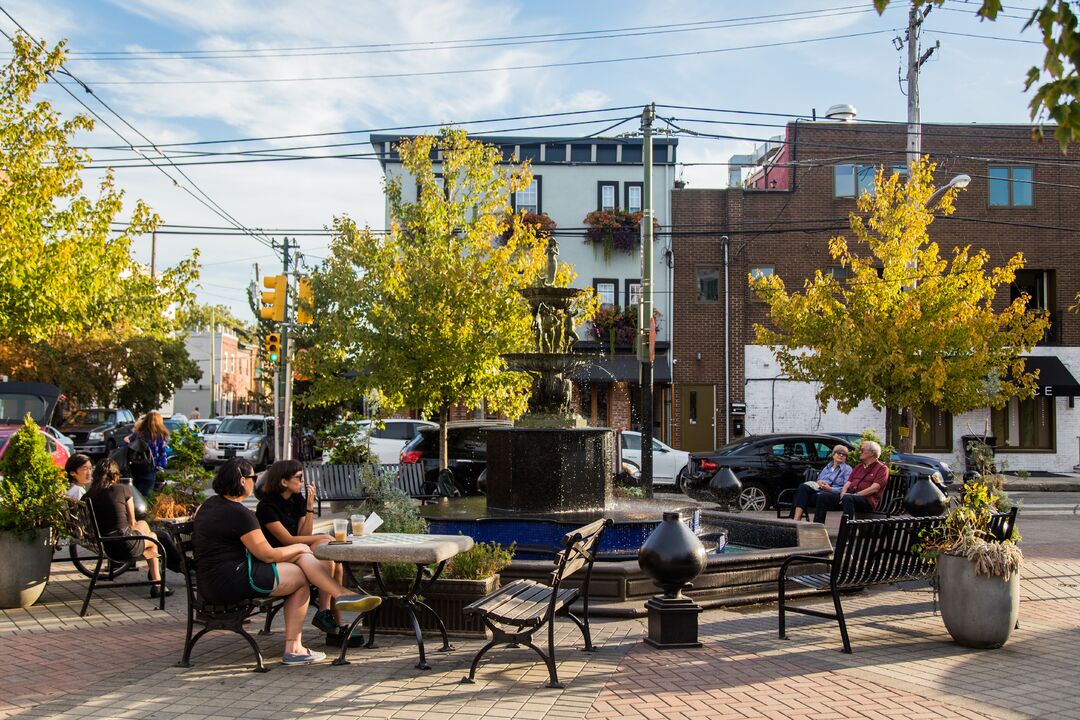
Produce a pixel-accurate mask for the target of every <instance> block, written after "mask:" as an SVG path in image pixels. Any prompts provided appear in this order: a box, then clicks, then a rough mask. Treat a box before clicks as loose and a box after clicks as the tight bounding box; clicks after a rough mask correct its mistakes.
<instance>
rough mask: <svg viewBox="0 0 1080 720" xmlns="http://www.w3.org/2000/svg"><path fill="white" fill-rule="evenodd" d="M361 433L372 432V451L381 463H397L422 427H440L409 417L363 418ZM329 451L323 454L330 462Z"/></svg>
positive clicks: (360, 426) (324, 459)
mask: <svg viewBox="0 0 1080 720" xmlns="http://www.w3.org/2000/svg"><path fill="white" fill-rule="evenodd" d="M357 425H358V426H359V428H360V432H361V433H370V437H371V453H372V454H373V455H374V456H375V457H376V458H377V459H378V461H379V464H380V465H396V464H398V463H399V462H401V450H402V448H404V447H405V445H406V444H408V442H409V441H410V440H412V439H413V438H414V437H416V434H417V433H419V432H420V428H422V427H439V424H438V423H433V422H428V421H427V420H410V419H408V418H388V419H386V420H361V421H360V422H358V423H357ZM328 458H329V453H325V454H323V462H324V463H325V462H328Z"/></svg>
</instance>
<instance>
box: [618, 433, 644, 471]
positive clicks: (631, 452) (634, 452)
mask: <svg viewBox="0 0 1080 720" xmlns="http://www.w3.org/2000/svg"><path fill="white" fill-rule="evenodd" d="M619 445H620V447H621V448H622V456H623V459H624V460H629V461H630V462H632V463H634V464H635V465H637V466H638V467H641V436H640V435H638V434H637V433H619Z"/></svg>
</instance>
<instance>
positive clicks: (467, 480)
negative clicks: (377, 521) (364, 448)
mask: <svg viewBox="0 0 1080 720" xmlns="http://www.w3.org/2000/svg"><path fill="white" fill-rule="evenodd" d="M493 427H511V423H510V422H508V421H505V420H462V421H459V422H450V423H447V424H446V449H447V454H448V456H449V458H448V460H447V466H448V467H449V468H450V470H451V471H452V472H453V473H454V482H455V483H456V484H457V486H458V489H459V490H460V491H461V493H462V494H463V495H478V494H480V493H481V492H482V488H481V484H482V483H481V478H480V476H481V474H483V473H484V472H485V471H486V470H487V431H488V430H489V429H491V428H493ZM400 462H401V463H403V464H409V463H421V464H423V466H424V478H425V479H426V481H427V482H428V484H429V485H430V486H431V487H432V488H434V487H435V484H436V480H437V479H438V477H439V426H438V425H435V426H434V427H421V428H420V431H419V432H418V433H417V434H416V437H414V438H413V439H412V440H410V441H409V442H408V443H406V445H405V447H404V448H402V450H401V457H400Z"/></svg>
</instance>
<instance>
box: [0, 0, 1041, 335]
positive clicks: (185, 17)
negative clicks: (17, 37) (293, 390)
mask: <svg viewBox="0 0 1080 720" xmlns="http://www.w3.org/2000/svg"><path fill="white" fill-rule="evenodd" d="M0 4H2V5H3V7H4V8H5V9H6V10H7V11H8V12H10V13H11V14H12V16H13V17H14V18H15V19H17V20H18V21H19V22H21V23H22V24H23V25H24V26H25V27H26V28H27V29H28V30H29V31H30V32H31V33H33V34H34V35H35V36H37V37H39V38H42V39H45V40H47V41H49V42H56V41H59V40H60V39H67V40H68V42H69V49H70V51H71V52H72V55H71V60H70V63H69V64H68V68H69V69H70V70H71V72H72V73H74V74H75V75H76V76H77V77H78V78H79V79H80V80H82V81H84V82H86V83H87V84H88V85H89V86H90V87H91V88H92V89H93V90H94V93H95V94H96V95H97V96H98V97H100V98H101V99H103V100H104V101H105V102H107V103H108V104H109V105H110V106H111V107H112V108H113V109H114V110H116V111H117V112H118V113H119V114H120V115H121V116H123V118H124V119H125V120H126V121H128V122H130V123H131V125H133V126H134V127H135V128H137V129H138V130H139V131H141V132H142V133H143V134H144V135H146V136H147V137H149V138H150V139H151V140H153V141H154V142H155V143H158V144H162V143H175V142H192V141H202V140H222V139H235V138H246V137H261V136H269V135H287V134H303V133H316V132H340V131H346V130H359V129H366V128H382V127H396V126H403V125H416V124H432V125H433V126H434V125H437V124H438V123H442V122H448V121H462V120H470V119H487V118H501V117H511V116H521V115H533V114H541V113H552V112H567V111H584V110H596V109H601V108H612V107H619V106H641V105H643V104H645V103H648V102H650V101H655V102H657V103H659V104H668V105H686V106H698V107H707V108H721V109H727V110H742V111H752V112H767V113H778V114H780V115H781V117H770V116H746V115H734V114H723V113H706V112H695V111H687V110H671V109H664V108H661V109H660V110H659V114H660V115H661V116H674V117H678V118H679V119H680V125H684V126H687V125H689V126H693V127H697V128H699V129H702V130H705V131H708V132H714V133H719V134H725V135H736V136H742V137H747V138H760V139H765V138H767V137H769V136H772V135H775V134H778V133H780V132H781V131H782V130H781V128H780V127H757V126H748V125H717V124H709V125H706V124H699V123H693V122H690V119H692V118H707V119H711V120H721V121H742V122H759V123H765V124H773V123H775V124H778V125H782V124H783V122H784V119H785V117H794V116H796V115H809V114H810V113H811V112H812V111H813V110H815V109H816V111H817V113H818V114H819V115H820V114H821V113H823V112H824V110H825V109H826V108H827V107H828V106H830V105H833V104H835V103H850V104H852V105H854V106H855V107H856V108H857V109H858V112H859V116H860V117H862V118H866V119H875V120H896V121H901V120H904V119H906V99H905V97H904V95H903V93H902V87H901V85H900V83H899V82H898V72H900V71H901V69H902V63H903V61H904V60H905V58H906V51H903V50H897V49H896V48H895V47H894V44H893V38H894V37H896V36H897V35H902V28H903V26H905V25H906V19H907V9H906V5H904V4H903V3H902V2H898V0H894V2H893V7H890V9H888V10H887V11H886V12H885V14H884V15H883V16H880V17H879V16H878V15H877V13H875V12H873V11H872V9H871V6H872V2H871V0H862V1H859V0H803V1H801V2H793V1H788V2H783V1H776V2H768V1H766V2H755V3H747V2H734V1H732V0H726V1H720V2H716V1H714V2H686V1H683V2H674V1H673V0H650V1H649V2H644V1H641V2H639V1H636V0H632V1H628V2H626V1H624V2H610V1H599V2H545V3H536V2H531V3H530V2H512V1H501V0H487V1H480V0H456V1H453V2H434V1H431V0H396V1H393V2H369V1H364V0H360V1H357V2H344V1H340V0H339V1H338V2H314V1H306V2H300V1H296V2H270V1H265V2H264V1H262V0H123V1H121V0H116V1H115V2H111V1H109V0H50V2H48V3H41V2H36V1H34V0H8V1H7V2H3V3H0ZM979 4H980V3H978V2H960V1H953V0H950V1H949V2H948V3H947V4H946V5H945V7H944V8H940V9H935V10H934V11H933V12H931V14H930V16H929V18H928V20H927V23H926V30H927V32H926V34H925V35H924V36H923V38H922V42H923V45H924V46H928V45H930V44H933V43H934V42H935V41H940V42H941V49H940V50H939V51H938V52H937V53H935V55H934V56H933V58H932V59H931V60H930V62H928V63H927V64H926V65H925V66H924V69H923V75H922V82H921V98H922V108H923V111H922V112H923V120H924V122H958V123H967V122H984V123H985V122H1001V123H1025V122H1027V121H1028V111H1027V102H1028V97H1027V96H1026V95H1025V93H1024V92H1023V78H1024V75H1025V72H1026V69H1027V68H1028V67H1029V66H1030V65H1032V64H1037V63H1038V62H1039V60H1040V59H1041V52H1040V49H1041V46H1040V45H1038V44H1035V43H1031V42H1029V43H1021V42H1007V41H1005V40H992V39H988V38H987V37H986V36H997V37H1001V38H1013V39H1021V40H1024V39H1026V40H1029V41H1034V40H1036V39H1037V37H1036V35H1035V32H1034V31H1030V30H1029V31H1028V32H1027V33H1024V34H1021V27H1022V25H1023V20H1022V19H1020V18H1022V17H1023V18H1026V17H1027V15H1028V13H1027V12H1025V8H1027V7H1030V6H1032V5H1033V4H1034V2H1033V0H1022V1H1021V2H1017V3H1014V4H1008V5H1007V8H1008V9H1007V10H1006V11H1005V12H1006V14H1007V15H1013V16H1016V17H1002V18H1000V19H999V20H998V21H997V22H996V23H987V22H980V21H979V20H978V18H976V17H975V16H974V11H975V10H976V9H977V8H978V5H979ZM794 13H801V15H795V14H794ZM717 21H730V22H725V23H721V22H717ZM688 23H696V24H697V25H694V26H692V29H691V28H690V27H687V26H686V25H685V24H688ZM679 24H683V26H681V27H675V26H676V25H679ZM0 26H2V27H3V28H4V29H5V30H7V31H9V32H11V31H13V30H14V25H13V23H11V21H10V20H8V19H7V18H5V17H0ZM645 26H648V27H649V29H648V30H645V31H641V30H638V31H630V32H628V31H625V30H622V31H621V32H610V33H606V34H607V35H616V36H618V37H600V36H601V35H604V34H605V33H590V34H589V35H586V36H578V38H584V39H570V38H569V37H568V36H567V35H565V34H566V33H571V32H579V33H580V32H581V31H601V30H613V29H619V30H621V29H625V28H632V27H645ZM657 26H665V27H657ZM660 30H663V31H665V32H658V31H660ZM643 32H644V33H648V34H640V33H643ZM634 33H639V34H634ZM946 33H967V34H973V35H977V36H980V37H976V38H972V37H964V36H961V35H953V34H946ZM855 35H859V36H857V37H851V36H855ZM834 36H848V37H843V38H837V39H831V40H821V41H817V40H816V39H818V38H828V37H834ZM509 37H513V38H516V39H507V40H498V41H490V40H488V41H486V42H475V43H455V44H456V45H459V46H458V47H447V42H448V41H458V40H471V39H489V38H509ZM528 40H532V41H533V42H523V41H528ZM536 40H546V41H549V42H535V41H536ZM388 43H395V44H401V43H413V45H411V46H410V48H409V50H410V51H408V52H392V53H391V52H380V53H372V52H370V50H372V49H376V48H372V47H370V46H372V45H376V44H388ZM440 43H441V45H440ZM461 44H471V45H483V46H484V47H468V48H463V47H460V45H461ZM346 45H348V46H358V45H366V46H369V47H367V48H363V50H365V51H366V52H363V53H360V52H357V50H359V49H358V48H353V49H351V50H341V49H338V50H317V51H313V50H303V51H287V52H284V53H283V52H282V51H281V50H280V49H281V48H311V47H320V48H327V47H340V46H346ZM732 48H749V49H732ZM249 49H260V50H261V51H262V52H261V54H262V56H261V57H251V56H250V55H251V53H246V55H247V56H246V57H240V58H236V57H222V55H230V56H235V55H238V54H245V53H244V52H243V51H244V50H249ZM382 49H384V50H385V49H387V48H382ZM396 49H398V50H401V49H403V48H402V47H401V46H400V45H398V46H397V47H396ZM151 50H154V51H178V50H194V51H199V52H200V53H201V55H199V56H198V57H191V56H190V55H188V56H186V57H181V58H176V57H165V56H163V55H160V54H159V55H156V56H154V57H152V58H150V59H147V58H146V56H143V57H142V58H141V59H139V60H137V61H134V60H105V59H102V56H101V55H93V54H90V55H81V54H79V53H102V52H106V51H126V52H132V51H136V52H142V51H151ZM208 51H216V52H217V55H216V56H215V55H212V54H211V53H209V52H208ZM717 51H721V52H717ZM676 53H682V54H684V55H683V56H681V57H666V58H665V57H654V58H653V59H649V60H637V61H629V60H627V61H619V62H611V63H600V64H588V65H572V66H563V67H540V68H536V67H533V68H530V69H501V70H495V71H489V72H479V73H463V74H441V75H428V76H422V75H417V73H431V72H441V71H447V70H471V69H479V68H488V69H490V68H522V66H536V65H553V64H565V63H580V62H588V61H595V60H605V59H617V58H628V57H636V56H643V55H649V56H656V55H670V54H676ZM686 53H695V54H686ZM283 54H284V55H285V56H282V55H283ZM173 55H175V53H173ZM207 55H210V57H207ZM388 74H394V75H409V76H408V77H400V76H399V77H382V78H366V79H356V78H355V76H359V75H388ZM343 76H344V77H350V78H352V79H338V80H306V81H290V82H260V83H248V82H240V83H235V82H234V83H220V82H218V81H220V80H251V79H258V80H267V79H273V80H280V79H283V78H286V79H288V78H313V77H343ZM191 81H200V83H199V84H187V83H190V82H191ZM205 81H209V82H205ZM43 96H44V97H46V98H48V99H50V100H53V101H55V102H56V104H57V105H58V107H60V108H61V109H62V110H64V111H65V112H74V111H75V110H76V109H78V110H81V109H82V108H79V107H78V106H77V105H76V104H75V103H74V101H72V100H71V99H70V98H69V97H68V96H67V95H65V94H64V93H63V91H62V90H61V89H58V88H47V89H46V90H45V91H44V92H43ZM83 96H84V97H86V96H85V95H83ZM87 102H88V103H89V104H90V105H91V107H93V108H94V109H95V110H97V111H99V112H102V113H103V117H105V119H107V120H109V121H110V124H112V125H114V126H117V127H118V129H121V130H122V131H123V132H124V134H125V135H126V136H127V138H128V139H129V140H133V141H136V142H139V141H138V139H137V137H136V136H135V134H134V132H133V131H131V130H130V129H129V128H127V127H124V126H123V125H122V124H121V123H120V121H119V120H117V119H116V118H115V117H112V116H109V115H107V114H104V113H105V111H104V109H103V108H102V107H101V106H100V105H97V104H95V103H94V101H93V100H92V99H89V98H88V99H87ZM639 112H640V111H637V110H623V111H612V112H606V113H597V114H595V115H592V116H588V117H585V118H578V117H568V118H562V119H561V121H563V122H567V121H571V120H578V119H589V120H597V123H596V124H592V125H582V126H572V127H563V128H552V129H548V130H542V129H541V130H535V131H517V134H534V133H536V134H544V133H547V134H554V135H558V136H568V135H573V134H587V133H590V132H595V131H598V130H600V129H601V128H603V127H605V125H610V124H612V123H613V122H615V121H617V120H618V119H621V118H624V117H626V118H629V117H631V116H635V115H638V114H639ZM605 118H606V119H607V122H606V123H605V122H600V120H602V119H605ZM555 121H557V120H554V121H553V120H547V121H529V122H522V121H518V122H504V123H494V124H490V125H476V126H474V127H473V128H472V129H473V130H481V129H486V130H510V129H514V130H516V129H517V128H520V127H522V126H524V125H531V124H541V123H543V122H555ZM636 126H637V123H636V121H630V122H627V123H625V124H623V125H622V126H620V127H618V128H617V129H616V130H614V131H612V132H619V131H625V130H632V129H634V128H636ZM79 140H80V142H85V144H87V145H96V146H114V145H117V144H122V143H121V141H120V140H119V139H118V138H117V137H116V136H115V135H113V134H111V133H110V131H109V130H107V129H106V128H104V127H103V126H101V125H100V124H99V126H98V129H96V130H95V132H94V133H93V134H92V135H91V136H89V137H85V138H83V137H80V138H79ZM350 141H351V142H358V141H359V142H362V141H366V135H362V134H361V135H351V136H338V137H333V138H329V139H325V138H323V139H310V138H308V139H301V140H290V141H284V140H283V141H275V142H273V143H263V144H260V145H258V147H260V148H263V149H265V148H271V147H281V146H289V145H292V146H295V145H308V144H321V143H326V142H350ZM752 145H753V142H752V140H695V139H689V138H686V139H681V140H680V159H681V160H683V161H684V162H687V163H695V162H697V163H708V162H724V161H726V160H727V159H728V158H729V157H730V156H731V155H732V154H736V153H745V152H749V151H750V149H751V147H752ZM214 147H215V149H217V150H236V149H251V148H252V147H253V146H251V145H240V144H223V145H218V146H214ZM350 151H355V152H369V151H370V146H366V145H358V146H355V147H353V148H345V149H342V148H338V149H332V150H326V149H312V150H304V151H298V152H301V153H303V154H326V153H342V152H350ZM94 154H95V156H96V157H97V158H100V159H105V160H112V159H120V158H131V157H135V156H134V155H133V154H132V153H131V152H129V151H120V150H115V149H109V150H104V149H103V150H97V151H94ZM681 171H682V175H683V177H684V179H685V180H687V181H688V182H689V183H690V185H691V186H692V187H722V186H723V185H724V184H725V182H726V176H727V171H726V168H724V167H723V166H708V165H688V166H686V167H684V168H682V169H681ZM171 172H172V174H173V175H174V176H175V175H176V173H175V171H171ZM184 172H185V173H186V174H187V175H188V176H189V177H190V178H191V180H192V181H193V183H189V182H187V181H183V180H182V181H181V182H182V184H183V185H185V186H186V187H187V189H188V190H191V191H192V193H194V194H198V192H197V191H198V190H201V191H203V192H205V193H206V195H207V196H209V197H210V198H212V200H213V201H214V202H216V203H217V204H218V205H219V206H220V207H221V208H224V209H225V210H226V211H227V212H228V213H229V214H230V215H232V216H233V217H234V218H236V219H238V220H239V221H240V222H241V223H242V224H244V225H246V226H248V227H264V228H321V227H323V226H325V225H327V224H329V223H330V222H331V220H332V218H333V217H334V216H335V215H341V214H347V215H349V216H351V217H353V218H355V219H356V220H357V221H359V222H360V223H362V224H363V223H367V224H370V225H371V226H372V227H381V226H382V224H383V201H382V195H381V190H380V181H381V173H380V172H379V166H378V163H376V162H372V161H370V160H359V159H321V160H307V161H295V162H293V161H290V162H275V163H243V164H225V165H201V166H193V167H190V168H185V169H184ZM99 174H100V173H99V171H93V170H88V171H87V173H86V180H87V182H88V184H91V186H92V184H93V183H94V182H96V178H97V177H98V176H99ZM116 176H117V181H118V184H119V185H120V186H121V187H122V188H124V189H125V190H126V191H127V193H128V197H129V198H142V199H143V200H145V201H147V202H148V203H149V204H150V205H151V206H152V207H153V208H154V209H155V210H156V211H157V212H158V213H159V214H160V215H161V216H162V218H163V220H164V222H166V223H171V224H174V225H205V226H220V225H223V224H225V221H223V220H222V218H221V217H219V216H217V215H215V214H213V213H212V212H211V211H210V210H208V209H207V208H206V207H205V206H204V205H202V204H200V203H198V202H196V201H195V200H194V199H193V198H192V197H191V194H189V193H188V192H185V190H184V189H181V188H178V187H176V185H175V184H174V183H173V182H172V181H171V180H170V179H169V178H167V177H165V176H164V175H163V174H162V173H160V172H159V171H157V170H154V169H150V168H128V169H117V170H116ZM327 245H328V240H327V239H326V238H319V237H303V238H301V248H302V249H303V251H304V252H305V254H306V255H307V256H308V257H309V258H310V259H311V260H310V261H311V262H317V260H318V258H319V257H322V256H324V255H325V253H326V247H327ZM193 246H198V247H199V248H200V249H201V251H202V261H203V263H204V268H203V281H202V287H201V289H200V297H201V299H202V300H203V301H205V302H220V303H224V304H228V305H231V306H233V307H234V308H236V309H237V310H238V311H240V312H242V313H244V314H245V316H246V314H247V302H246V300H245V292H246V290H245V289H246V287H247V285H248V283H250V281H251V278H252V276H253V270H252V264H253V263H254V262H261V263H262V266H263V268H264V270H267V269H272V268H273V267H274V264H273V262H274V261H273V258H272V256H271V254H270V251H269V250H268V249H267V248H265V247H264V246H262V245H260V244H259V243H258V242H257V241H256V240H254V239H251V238H243V237H219V236H196V235H170V236H165V235H159V243H158V253H159V259H158V262H159V264H168V263H170V262H172V261H175V260H176V259H177V258H178V257H180V256H182V255H185V254H187V253H188V252H190V249H191V248H192V247H193ZM149 247H150V243H149V240H146V241H142V242H140V243H139V245H138V247H137V253H138V255H139V257H140V259H143V260H148V259H149Z"/></svg>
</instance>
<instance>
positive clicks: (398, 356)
mask: <svg viewBox="0 0 1080 720" xmlns="http://www.w3.org/2000/svg"><path fill="white" fill-rule="evenodd" d="M436 150H438V151H440V152H441V156H442V161H441V168H440V173H441V177H436V173H435V169H434V167H433V165H432V160H431V158H432V157H433V156H434V151H436ZM398 152H399V154H400V157H401V162H402V165H403V167H404V169H405V171H406V172H407V174H406V175H403V176H402V177H397V178H394V179H392V180H389V181H387V183H386V187H385V192H386V198H387V202H388V206H389V211H390V219H391V228H390V231H389V232H388V233H386V234H385V235H383V234H378V233H374V232H371V231H370V230H368V229H364V230H361V229H359V228H358V227H357V226H356V224H355V223H354V222H353V221H352V220H349V219H348V218H338V219H336V220H335V222H334V231H335V237H334V239H333V241H332V245H331V252H330V257H329V258H328V260H327V261H326V263H325V265H324V266H323V267H322V268H321V269H320V270H319V271H318V272H317V273H316V274H315V275H314V278H313V279H314V286H315V295H316V298H317V301H316V304H317V307H316V308H315V328H314V329H313V330H312V334H313V337H312V340H313V341H312V343H311V344H310V346H309V348H308V350H307V352H306V353H305V354H304V365H305V367H304V368H303V369H302V372H303V373H304V374H306V375H307V376H309V377H311V378H312V386H311V388H310V389H309V391H308V393H307V395H306V397H305V401H306V402H308V403H314V404H325V403H336V402H341V401H343V400H349V399H357V398H359V397H361V396H362V395H363V394H364V393H365V392H366V391H367V390H368V389H373V390H375V391H376V392H377V393H378V396H379V405H380V407H381V408H383V409H385V410H389V411H393V410H395V409H398V408H411V409H415V410H418V411H420V412H421V413H422V414H424V415H438V418H439V425H440V432H439V436H440V447H441V448H442V452H441V457H442V463H443V464H444V466H445V463H446V451H445V450H446V421H447V420H448V419H449V416H450V409H451V408H452V407H453V406H454V405H457V404H462V405H465V406H468V407H476V406H479V405H481V404H483V405H484V406H485V407H486V409H487V410H489V411H493V412H503V413H506V414H507V415H510V416H516V415H519V414H520V413H521V412H523V411H524V409H525V406H526V400H527V394H528V388H529V385H530V380H529V378H528V376H526V375H523V374H521V373H515V372H508V371H507V368H506V363H505V361H504V360H503V359H502V357H501V355H502V354H504V353H510V352H517V351H521V350H524V349H526V348H527V347H528V343H529V340H530V315H529V312H528V307H527V305H526V303H525V302H524V301H523V299H522V297H521V295H520V293H519V292H518V291H519V289H520V288H522V287H524V286H526V285H529V284H530V283H532V282H534V281H535V280H536V279H537V278H538V277H539V276H540V273H541V272H542V270H543V267H544V262H545V258H544V248H545V244H544V242H543V241H541V240H538V239H537V238H536V230H535V227H533V226H529V225H526V224H523V223H522V222H521V216H520V215H517V216H512V215H510V214H509V210H510V193H512V192H514V191H516V190H520V189H522V188H524V187H526V186H527V185H528V183H529V182H530V181H531V173H530V172H529V170H528V168H527V167H519V166H513V165H510V166H507V165H503V164H502V156H501V153H500V152H499V150H498V149H497V148H495V147H492V146H488V145H484V144H482V143H480V142H477V141H473V140H470V139H468V138H467V137H466V135H465V133H464V132H461V131H454V130H443V132H442V134H441V135H440V136H439V137H438V138H435V137H430V136H425V137H418V138H415V139H411V140H408V141H405V142H403V143H402V144H401V145H400V146H399V147H398ZM403 182H408V183H410V184H411V183H413V182H415V183H416V184H417V186H418V188H419V199H418V200H417V201H416V202H405V201H404V200H403V199H402V183H403ZM508 221H509V222H508ZM511 223H512V228H513V229H512V232H509V233H507V232H506V231H507V229H508V225H509V224H511ZM502 236H505V237H506V241H505V243H503V242H502V240H501V239H500V238H501V237H502Z"/></svg>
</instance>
